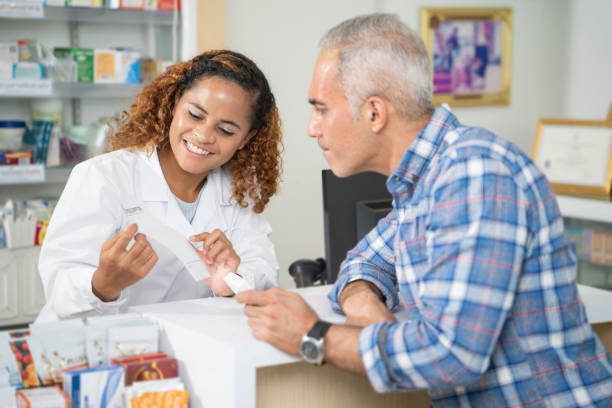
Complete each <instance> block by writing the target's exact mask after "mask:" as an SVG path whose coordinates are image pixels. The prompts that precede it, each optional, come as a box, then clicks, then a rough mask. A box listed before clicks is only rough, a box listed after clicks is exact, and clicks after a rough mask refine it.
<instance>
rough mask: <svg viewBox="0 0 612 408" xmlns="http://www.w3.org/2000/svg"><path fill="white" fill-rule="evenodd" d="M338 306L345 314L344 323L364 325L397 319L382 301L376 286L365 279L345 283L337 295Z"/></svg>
mask: <svg viewBox="0 0 612 408" xmlns="http://www.w3.org/2000/svg"><path fill="white" fill-rule="evenodd" d="M339 302H340V308H341V309H342V311H343V312H344V314H346V322H345V324H346V325H349V326H359V327H365V326H369V325H371V324H374V323H378V322H385V321H386V322H396V321H397V319H396V318H395V316H394V315H393V313H391V311H390V310H389V309H388V308H387V306H386V305H385V303H384V298H383V295H382V293H381V292H380V290H378V288H377V287H376V286H375V285H374V284H372V283H370V282H368V281H366V280H357V281H354V282H351V283H349V284H347V285H346V286H345V287H344V289H343V290H342V292H341V293H340V297H339Z"/></svg>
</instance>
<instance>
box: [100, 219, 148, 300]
mask: <svg viewBox="0 0 612 408" xmlns="http://www.w3.org/2000/svg"><path fill="white" fill-rule="evenodd" d="M136 231H138V226H137V225H136V224H130V225H128V226H127V227H126V229H124V230H123V231H121V232H119V233H118V234H117V235H115V236H114V237H112V238H110V239H109V240H108V241H106V242H105V243H104V244H103V245H102V250H101V251H100V264H99V265H98V269H96V271H95V272H94V274H93V277H92V279H91V288H92V291H93V293H94V294H95V295H96V296H97V297H98V298H100V299H101V300H103V301H105V302H110V301H113V300H116V299H117V298H118V297H119V295H120V294H121V291H122V290H123V289H124V288H126V287H128V286H130V285H133V284H134V283H136V282H138V281H139V280H141V279H142V278H144V277H145V276H147V274H148V273H149V272H150V271H151V269H152V268H153V266H155V263H156V262H157V254H156V253H155V251H154V250H153V248H151V244H150V243H149V241H147V238H146V237H145V236H144V235H143V234H136ZM134 234H135V235H134ZM132 238H134V245H132V247H131V248H130V249H126V247H127V245H128V243H129V242H130V240H131V239H132Z"/></svg>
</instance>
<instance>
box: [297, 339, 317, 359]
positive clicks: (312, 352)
mask: <svg viewBox="0 0 612 408" xmlns="http://www.w3.org/2000/svg"><path fill="white" fill-rule="evenodd" d="M300 348H301V353H302V355H303V356H304V357H305V358H306V359H312V360H315V359H316V358H317V356H318V354H319V350H318V349H317V346H316V345H315V344H314V343H313V342H312V341H304V342H302V344H300Z"/></svg>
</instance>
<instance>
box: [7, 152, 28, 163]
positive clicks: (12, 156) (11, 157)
mask: <svg viewBox="0 0 612 408" xmlns="http://www.w3.org/2000/svg"><path fill="white" fill-rule="evenodd" d="M2 164H4V165H22V164H32V152H5V153H4V162H3V163H2Z"/></svg>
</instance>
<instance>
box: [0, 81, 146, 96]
mask: <svg viewBox="0 0 612 408" xmlns="http://www.w3.org/2000/svg"><path fill="white" fill-rule="evenodd" d="M142 86H143V84H95V83H91V84H86V83H76V82H53V81H52V80H50V79H40V80H19V79H0V98H85V99H95V98H133V97H135V96H136V95H137V94H138V92H139V91H140V90H141V89H142Z"/></svg>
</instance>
